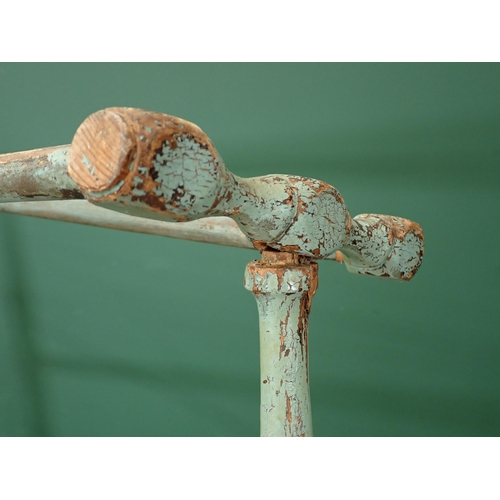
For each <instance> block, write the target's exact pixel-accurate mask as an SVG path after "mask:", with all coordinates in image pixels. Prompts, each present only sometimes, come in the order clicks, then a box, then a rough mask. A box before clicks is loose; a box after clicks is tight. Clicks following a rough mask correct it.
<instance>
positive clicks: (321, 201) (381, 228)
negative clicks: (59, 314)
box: [68, 108, 423, 281]
mask: <svg viewBox="0 0 500 500" xmlns="http://www.w3.org/2000/svg"><path fill="white" fill-rule="evenodd" d="M68 168H69V172H70V175H71V176H72V178H73V179H74V180H75V181H76V182H77V184H78V185H79V186H80V187H81V189H82V190H83V191H84V193H85V196H86V198H87V199H88V200H89V201H91V202H92V203H95V204H97V205H99V206H102V207H104V208H109V209H111V210H115V211H119V212H123V213H126V214H129V215H135V216H139V217H146V218H150V219H157V220H162V221H169V222H186V221H192V220H196V219H199V218H203V217H217V216H227V217H231V218H232V219H233V220H234V221H235V222H236V223H237V224H238V227H239V228H240V230H241V231H242V232H243V234H244V235H245V236H247V237H248V238H249V239H250V240H251V241H252V243H253V245H254V247H255V248H257V249H259V250H261V251H262V250H265V249H274V250H279V251H281V252H291V253H296V254H299V255H303V256H306V257H310V258H313V259H323V258H333V259H335V260H337V261H340V262H342V261H343V262H344V263H345V264H346V268H347V269H348V271H350V272H353V273H356V274H365V275H367V276H378V277H382V278H391V279H396V280H402V281H408V280H409V279H411V278H412V277H413V276H414V274H415V273H416V271H417V269H418V268H419V266H420V264H421V262H422V256H423V233H422V230H421V228H420V226H418V224H415V223H412V222H411V221H407V220H406V219H402V218H397V217H392V216H385V215H373V214H369V215H360V216H357V217H354V218H351V216H350V215H349V212H348V210H347V208H346V205H345V203H344V200H343V199H342V197H341V195H340V193H339V192H338V191H337V190H336V189H335V188H334V187H333V186H330V185H329V184H326V183H325V182H322V181H319V180H315V179H309V178H305V177H298V176H290V175H268V176H263V177H255V178H250V179H245V178H241V177H238V176H236V175H233V174H232V173H231V172H230V171H229V170H228V169H227V168H226V166H225V164H224V162H223V160H222V158H221V157H220V155H219V154H218V153H217V151H216V149H215V147H214V145H213V144H212V142H211V141H210V139H209V138H208V136H207V135H206V134H205V133H204V132H203V131H202V130H201V129H200V128H199V127H197V126H196V125H194V124H192V123H190V122H187V121H185V120H182V119H180V118H176V117H173V116H170V115H165V114H161V113H153V112H147V111H144V110H140V109H133V108H108V109H105V110H102V111H99V112H97V113H94V114H93V115H91V116H90V117H89V118H87V120H85V121H84V122H83V124H82V125H81V126H80V128H79V129H78V131H77V132H76V134H75V138H74V139H73V143H72V145H71V150H70V158H69V165H68Z"/></svg>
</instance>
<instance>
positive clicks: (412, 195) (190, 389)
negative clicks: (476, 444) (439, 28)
mask: <svg viewBox="0 0 500 500" xmlns="http://www.w3.org/2000/svg"><path fill="white" fill-rule="evenodd" d="M0 103H1V112H0V153H7V152H13V151H22V150H28V149H33V148H37V147H46V146H53V145H60V144H68V143H70V142H71V139H72V136H73V134H74V132H75V130H76V128H77V127H78V125H79V124H80V123H81V122H82V121H83V120H84V119H85V118H86V117H87V116H88V115H89V114H91V113H92V112H94V111H97V110H99V109H102V108H105V107H110V106H131V107H141V108H144V109H149V110H154V111H160V112H164V113H169V114H172V115H175V116H179V117H182V118H184V119H187V120H189V121H192V122H194V123H196V124H197V125H199V126H200V127H201V128H202V129H203V130H204V131H205V132H206V133H207V134H208V135H209V137H210V138H211V139H212V141H213V142H214V144H215V145H216V147H217V149H218V151H219V153H220V154H221V155H222V157H223V158H224V160H225V162H226V165H227V166H228V168H229V169H230V170H231V171H233V172H234V173H235V174H237V175H240V176H245V177H250V176H256V175H264V174H269V173H287V174H296V175H303V176H307V177H313V178H318V179H321V180H324V181H326V182H328V183H330V184H332V185H334V186H335V187H336V188H337V189H338V190H339V191H340V193H341V194H342V196H343V197H344V199H345V201H346V204H347V206H348V208H349V211H350V213H351V214H352V215H356V214H358V213H365V212H374V213H385V214H391V215H398V216H402V217H407V218H410V219H412V220H415V221H417V222H419V223H420V224H421V225H422V227H423V229H424V233H425V237H426V252H425V257H424V261H423V264H422V268H421V269H420V271H419V272H418V273H417V275H416V276H415V278H414V279H413V280H412V281H411V282H409V283H406V284H398V283H392V282H390V283H389V282H384V281H379V280H374V279H370V278H368V277H360V276H354V275H351V274H349V273H347V271H346V270H345V268H343V267H342V266H341V265H338V264H336V263H332V262H321V263H320V286H319V290H318V293H317V295H316V297H315V299H314V302H313V308H312V315H311V319H310V325H309V326H310V380H311V397H312V403H313V419H314V431H315V434H316V435H318V436H484V435H489V436H492V435H495V436H498V435H499V434H500V388H499V384H500V328H499V312H498V311H499V305H498V298H499V290H498V282H497V276H498V273H499V270H500V264H499V261H498V260H497V258H498V251H499V243H500V238H499V230H498V227H497V224H498V221H499V220H500V211H499V206H500V204H499V192H500V189H499V188H500V182H499V180H500V175H499V167H500V141H499V139H500V66H499V65H498V64H0ZM257 257H258V253H257V252H256V251H250V250H242V249H233V248H227V247H217V246H211V245H206V244H202V243H192V242H184V241H177V240H169V239H166V238H161V237H155V236H147V235H138V234H132V233H125V232H119V231H112V230H106V229H101V228H94V227H86V226H79V225H74V224H68V223H63V222H57V221H47V220H42V219H35V218H28V217H21V216H15V215H8V214H0V434H1V435H4V436H33V435H51V436H257V435H258V434H259V387H260V384H259V347H258V331H257V329H258V318H257V307H256V304H255V301H254V298H253V297H252V295H251V294H250V293H249V292H248V291H246V290H245V289H244V288H243V272H244V268H245V265H246V263H247V262H248V261H250V260H252V259H255V258H257Z"/></svg>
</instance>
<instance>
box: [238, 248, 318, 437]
mask: <svg viewBox="0 0 500 500" xmlns="http://www.w3.org/2000/svg"><path fill="white" fill-rule="evenodd" d="M317 271H318V268H317V264H316V263H315V262H308V261H307V259H303V258H302V259H300V258H299V256H297V255H294V254H290V253H284V252H273V251H264V252H263V256H262V260H261V261H254V262H251V263H250V264H249V265H248V266H247V269H246V273H245V287H246V288H247V289H248V290H250V291H251V292H252V293H253V294H254V296H255V299H256V301H257V307H258V311H259V329H260V360H261V361H260V363H261V436H296V437H297V436H312V416H311V400H310V392H309V363H308V357H309V356H308V355H309V353H308V328H307V326H308V325H307V324H308V317H309V311H310V309H311V301H312V297H313V295H314V293H315V291H316V288H317V283H318V279H317V277H318V276H317Z"/></svg>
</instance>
